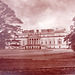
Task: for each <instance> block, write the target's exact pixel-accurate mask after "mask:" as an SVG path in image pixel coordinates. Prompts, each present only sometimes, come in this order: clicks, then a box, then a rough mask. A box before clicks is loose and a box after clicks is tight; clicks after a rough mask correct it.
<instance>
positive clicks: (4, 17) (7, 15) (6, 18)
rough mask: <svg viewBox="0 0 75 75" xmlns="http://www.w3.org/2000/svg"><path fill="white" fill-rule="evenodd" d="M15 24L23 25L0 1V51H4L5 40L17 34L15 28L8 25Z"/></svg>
mask: <svg viewBox="0 0 75 75" xmlns="http://www.w3.org/2000/svg"><path fill="white" fill-rule="evenodd" d="M15 22H16V23H23V22H22V21H21V20H20V19H18V18H17V17H16V15H15V12H14V11H13V10H12V9H11V8H9V7H8V5H6V4H5V3H3V2H2V1H1V0H0V49H5V41H6V39H9V38H10V37H11V34H14V33H15V32H17V29H18V28H17V26H13V25H10V24H11V23H15ZM14 35H15V34H14Z"/></svg>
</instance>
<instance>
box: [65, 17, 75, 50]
mask: <svg viewBox="0 0 75 75" xmlns="http://www.w3.org/2000/svg"><path fill="white" fill-rule="evenodd" d="M73 21H74V25H71V26H70V31H71V32H70V34H68V35H67V36H66V37H65V38H64V41H67V40H68V41H69V42H70V44H69V45H70V46H71V48H72V50H74V51H75V17H74V18H73Z"/></svg>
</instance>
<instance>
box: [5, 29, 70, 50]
mask: <svg viewBox="0 0 75 75" xmlns="http://www.w3.org/2000/svg"><path fill="white" fill-rule="evenodd" d="M66 35H67V32H66V29H55V30H54V29H41V30H24V31H22V32H21V33H18V36H14V37H12V38H10V40H11V42H9V41H8V42H6V47H5V48H6V49H25V50H31V49H34V50H35V49H57V48H60V49H62V48H69V46H68V41H67V42H64V37H65V36H66Z"/></svg>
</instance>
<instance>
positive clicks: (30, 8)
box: [2, 0, 75, 30]
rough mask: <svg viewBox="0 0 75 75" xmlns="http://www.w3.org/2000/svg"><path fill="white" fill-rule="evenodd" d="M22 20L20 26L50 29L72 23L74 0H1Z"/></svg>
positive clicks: (65, 26)
mask: <svg viewBox="0 0 75 75" xmlns="http://www.w3.org/2000/svg"><path fill="white" fill-rule="evenodd" d="M2 1H3V2H5V3H6V4H8V6H9V7H10V8H11V9H13V10H14V11H15V14H16V16H17V17H18V18H19V19H21V20H22V21H23V25H21V26H22V28H23V29H25V30H27V29H50V28H54V29H55V28H66V29H67V30H68V29H69V27H70V25H72V22H73V21H72V19H73V18H74V16H75V0H2Z"/></svg>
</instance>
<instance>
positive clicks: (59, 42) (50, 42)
mask: <svg viewBox="0 0 75 75" xmlns="http://www.w3.org/2000/svg"><path fill="white" fill-rule="evenodd" d="M41 44H55V41H45V43H44V42H43V41H42V42H41ZM57 44H62V40H61V39H59V40H57Z"/></svg>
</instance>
